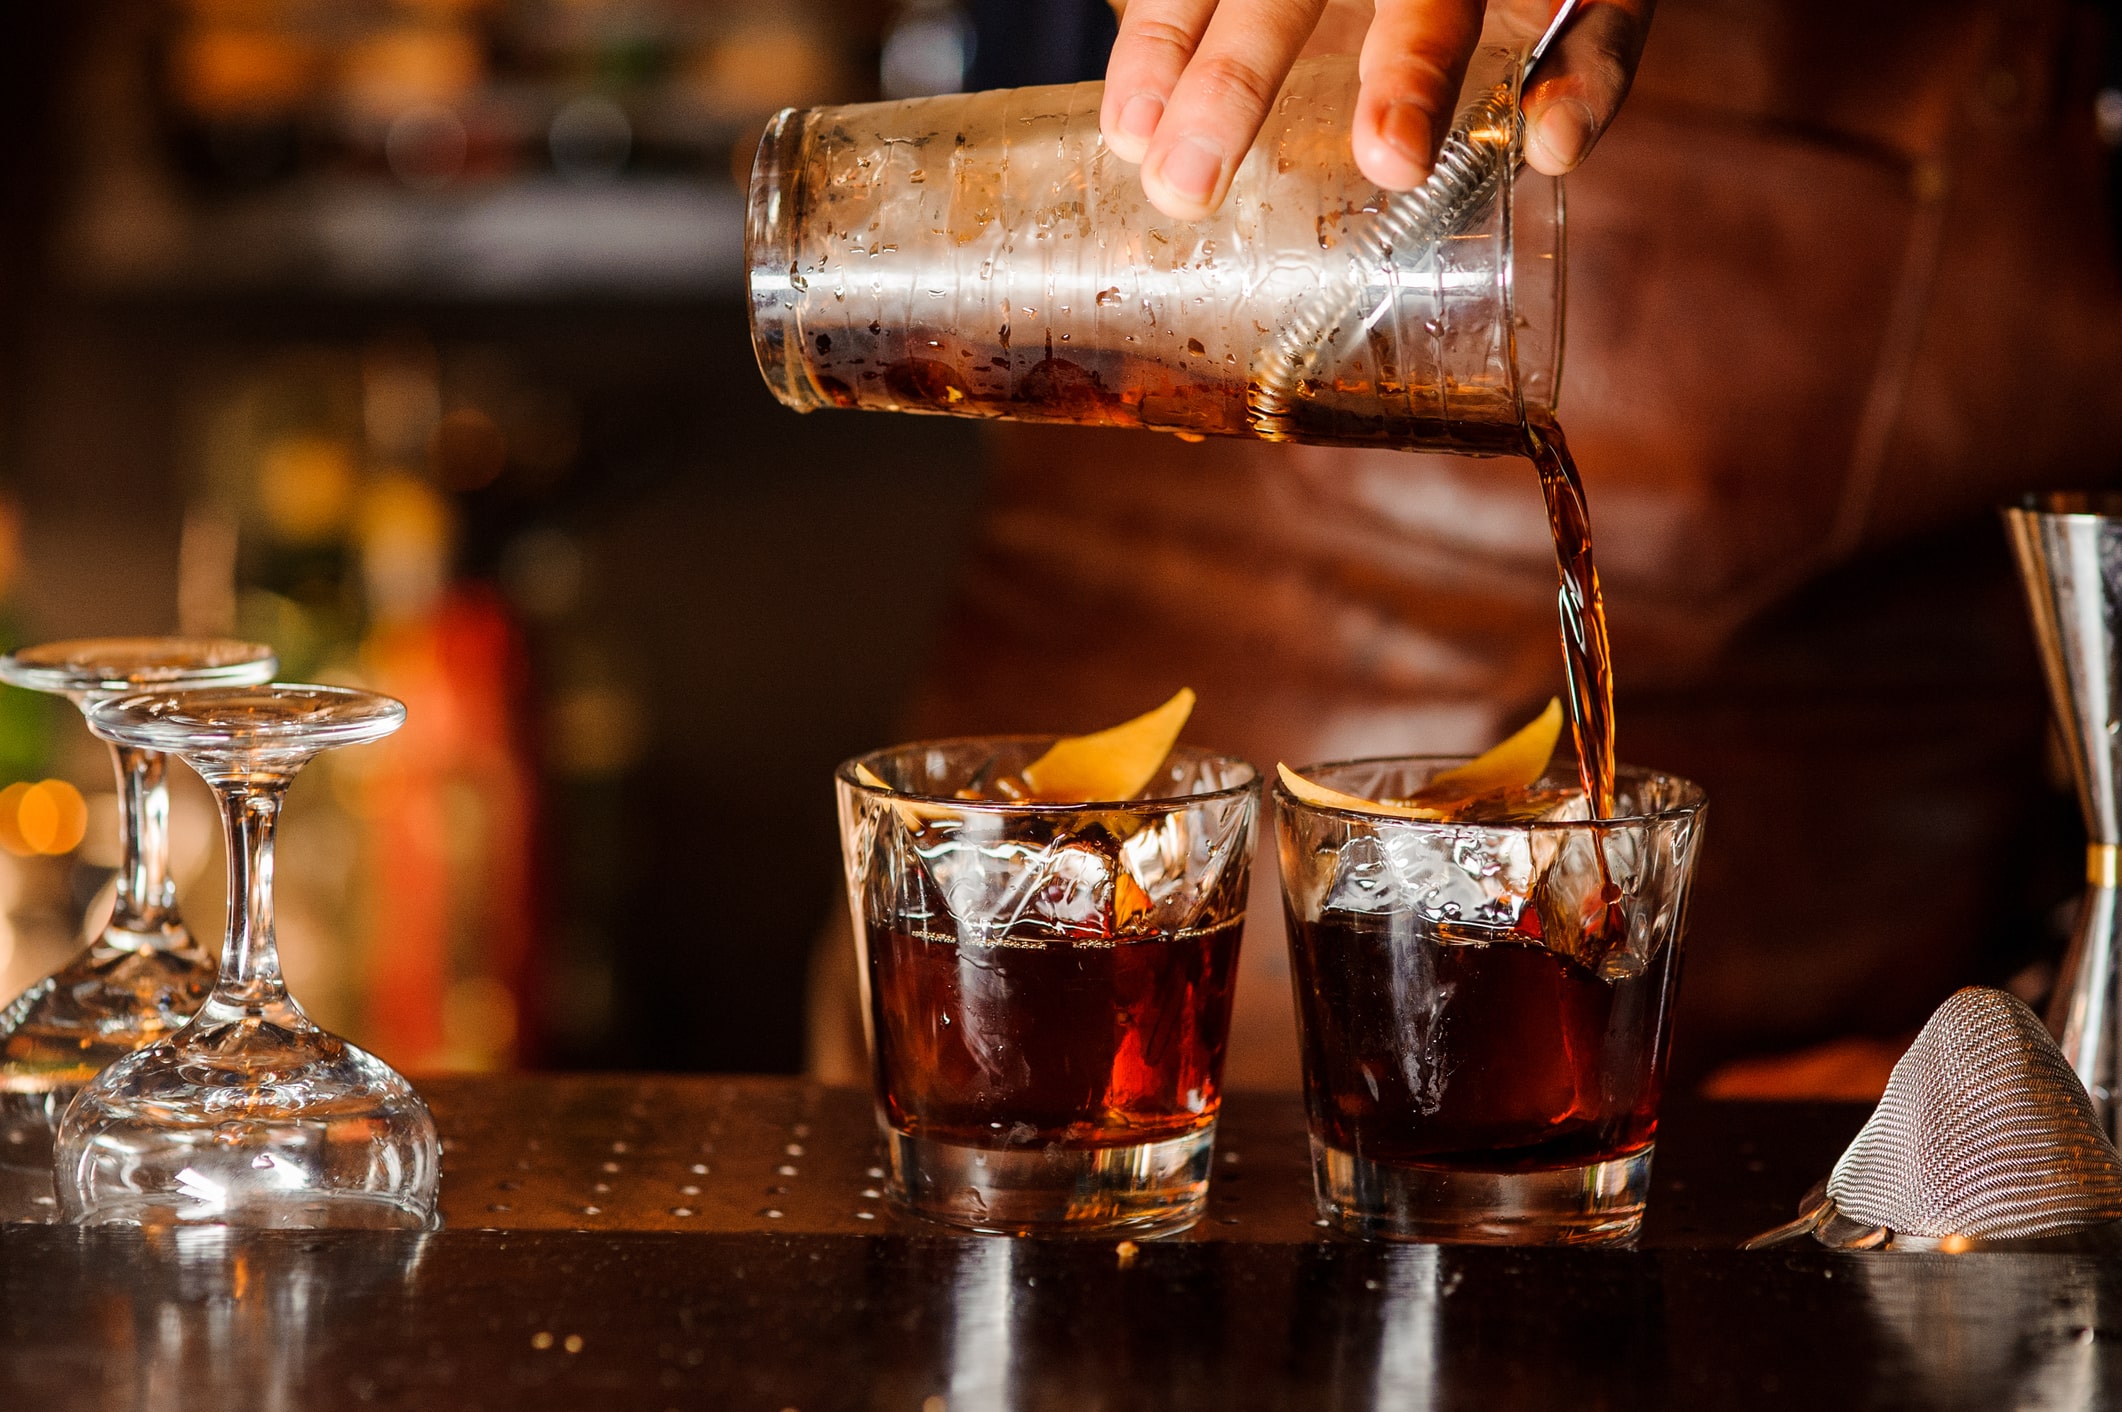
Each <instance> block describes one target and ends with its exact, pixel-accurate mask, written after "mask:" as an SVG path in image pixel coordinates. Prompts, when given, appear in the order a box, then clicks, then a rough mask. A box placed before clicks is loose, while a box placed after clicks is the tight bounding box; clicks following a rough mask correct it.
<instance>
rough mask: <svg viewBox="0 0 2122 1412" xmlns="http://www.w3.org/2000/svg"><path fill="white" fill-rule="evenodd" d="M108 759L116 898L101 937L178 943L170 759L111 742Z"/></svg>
mask: <svg viewBox="0 0 2122 1412" xmlns="http://www.w3.org/2000/svg"><path fill="white" fill-rule="evenodd" d="M111 757H112V759H113V761H114V763H115V764H116V765H117V769H118V849H119V859H118V896H117V900H116V903H115V905H114V906H113V907H112V909H111V922H110V926H109V928H108V929H106V931H105V937H106V939H108V940H114V941H116V942H117V943H118V944H121V945H125V946H128V947H130V948H134V949H137V948H140V947H146V946H173V945H182V944H183V942H184V941H185V940H186V937H185V934H184V929H183V927H184V924H183V922H182V921H181V920H180V919H179V918H178V916H177V883H176V880H175V879H174V878H172V877H171V876H170V873H169V784H168V780H167V778H166V775H165V770H166V767H167V766H168V763H169V757H168V756H166V755H164V754H162V753H161V752H160V751H158V750H141V749H139V748H137V747H135V746H130V745H113V746H112V747H111ZM112 933H117V934H118V935H117V936H116V937H112V935H111V934H112Z"/></svg>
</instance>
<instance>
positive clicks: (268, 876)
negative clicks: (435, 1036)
mask: <svg viewBox="0 0 2122 1412" xmlns="http://www.w3.org/2000/svg"><path fill="white" fill-rule="evenodd" d="M404 720H405V707H404V706H403V705H401V704H400V703H399V702H397V701H394V700H392V699H391V698H389V697H387V696H378V695H376V694H375V693H373V692H366V691H351V690H347V689H344V688H340V687H326V686H286V685H272V686H262V687H253V688H245V689H234V690H224V691H210V692H193V693H188V694H174V693H148V694H143V695H137V696H128V697H119V698H115V699H112V700H108V701H103V702H99V703H97V704H96V705H94V706H92V707H91V708H90V709H89V712H88V721H89V728H90V729H91V730H93V731H95V733H96V734H97V735H100V736H102V737H103V738H104V739H106V740H110V741H113V742H115V743H117V744H120V745H126V746H132V747H136V748H140V749H147V750H161V751H166V752H168V753H171V754H174V755H178V756H180V757H182V758H183V759H184V761H185V762H186V763H187V764H189V765H190V766H191V767H192V768H193V769H195V770H197V771H198V772H199V775H200V777H201V778H203V779H204V780H205V781H206V783H207V785H208V786H209V787H210V788H212V790H213V791H214V793H215V795H216V797H217V798H218V799H219V801H220V804H221V810H222V819H223V824H224V828H225V830H226V833H227V839H228V898H229V919H228V935H227V939H226V940H225V941H224V942H223V943H222V949H221V969H220V974H219V977H218V978H217V980H216V981H215V984H214V989H213V992H212V994H210V995H209V996H208V997H207V999H206V1003H205V1004H204V1005H202V1006H201V1007H200V1008H199V1012H198V1013H197V1014H196V1015H194V1016H193V1017H192V1019H191V1022H190V1023H189V1024H187V1025H186V1026H185V1027H184V1028H183V1029H181V1030H179V1031H178V1032H177V1033H176V1034H174V1035H171V1036H168V1037H166V1038H164V1039H160V1040H158V1041H156V1042H155V1043H153V1044H151V1045H148V1046H147V1047H146V1048H144V1049H141V1050H138V1051H136V1052H135V1053H133V1054H130V1055H128V1056H126V1057H125V1058H123V1059H120V1060H119V1061H117V1062H116V1063H114V1064H112V1065H111V1066H110V1067H109V1068H107V1069H105V1070H104V1071H103V1072H102V1073H101V1074H100V1075H98V1076H97V1078H96V1079H95V1081H94V1082H92V1083H90V1084H89V1085H88V1086H87V1087H86V1088H84V1089H82V1090H81V1093H80V1096H79V1097H77V1098H75V1100H74V1102H73V1105H72V1106H71V1107H69V1108H68V1109H67V1110H66V1116H65V1118H64V1119H63V1120H62V1121H61V1123H60V1126H59V1137H58V1142H57V1145H56V1156H55V1160H54V1181H55V1184H56V1186H57V1187H58V1193H59V1201H60V1204H61V1207H62V1209H63V1210H64V1212H65V1214H66V1216H67V1217H68V1219H70V1220H74V1221H78V1222H83V1223H90V1224H110V1223H118V1224H135V1225H146V1226H169V1225H233V1226H265V1227H300V1228H311V1227H365V1228H386V1229H423V1228H429V1227H432V1226H433V1225H434V1224H435V1222H436V1220H437V1217H436V1212H435V1194H436V1185H437V1182H438V1179H439V1173H440V1166H441V1146H440V1142H439V1141H438V1139H437V1136H436V1133H435V1123H434V1119H433V1118H432V1117H431V1116H430V1115H429V1113H428V1110H427V1105H426V1104H425V1103H424V1102H422V1101H421V1099H420V1095H419V1094H417V1093H415V1092H414V1091H413V1088H412V1085H410V1084H409V1083H407V1082H406V1081H405V1079H404V1078H402V1077H401V1076H399V1074H398V1073H397V1072H396V1071H395V1070H393V1069H392V1068H391V1067H390V1066H389V1065H387V1064H385V1063H384V1062H383V1061H382V1060H380V1059H378V1058H376V1057H375V1056H374V1055H372V1054H369V1053H367V1052H365V1051H363V1050H361V1049H358V1048H356V1047H355V1046H353V1045H351V1044H348V1043H347V1042H346V1041H345V1040H342V1039H340V1038H338V1037H337V1036H335V1035H331V1034H327V1033H325V1032H324V1031H323V1030H322V1029H319V1028H318V1027H317V1025H316V1024H315V1023H314V1022H313V1021H311V1020H310V1018H309V1017H308V1016H307V1015H305V1014H304V1013H303V1012H302V1008H301V1007H300V1006H299V1005H297V1004H296V1003H295V1000H294V998H293V997H292V996H291V995H289V994H288V991H287V986H286V983H285V982H284V981H283V980H282V979H281V975H280V955H279V948H278V944H277V942H276V941H275V938H274V932H273V840H274V836H275V834H276V832H277V829H278V822H279V815H280V809H281V804H282V802H283V800H284V799H285V796H286V793H287V787H288V785H289V784H290V783H291V782H292V781H293V779H294V777H295V774H296V772H297V771H298V770H300V769H301V767H302V766H303V765H304V764H305V763H307V762H308V761H309V759H310V758H311V757H312V756H314V755H316V754H317V753H318V752H319V751H321V750H325V749H328V748H331V747H333V746H340V745H359V744H363V743H365V742H368V741H373V740H377V739H380V738H382V737H383V736H386V735H388V734H390V733H391V732H392V731H394V730H396V729H397V728H398V727H399V726H400V725H401V724H403V723H404Z"/></svg>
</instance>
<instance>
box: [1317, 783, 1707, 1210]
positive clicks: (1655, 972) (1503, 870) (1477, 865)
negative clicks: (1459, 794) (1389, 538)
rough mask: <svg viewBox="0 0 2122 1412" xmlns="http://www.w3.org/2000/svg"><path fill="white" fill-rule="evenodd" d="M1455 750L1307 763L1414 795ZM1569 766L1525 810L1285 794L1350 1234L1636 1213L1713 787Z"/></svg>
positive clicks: (1322, 1092)
mask: <svg viewBox="0 0 2122 1412" xmlns="http://www.w3.org/2000/svg"><path fill="white" fill-rule="evenodd" d="M1459 763H1463V762H1461V761H1457V760H1445V759H1394V760H1361V761H1354V762H1350V763H1345V764H1333V765H1319V766H1310V767H1306V768H1305V769H1303V770H1301V771H1299V773H1301V774H1303V775H1305V776H1306V777H1307V778H1309V779H1312V780H1314V781H1316V782H1317V783H1319V784H1322V785H1325V786H1327V787H1328V788H1330V789H1335V790H1339V791H1341V792H1343V793H1347V794H1353V795H1356V796H1358V797H1361V798H1365V799H1394V798H1406V797H1408V796H1410V795H1412V794H1414V793H1415V791H1416V790H1417V789H1419V788H1420V787H1421V786H1422V785H1423V784H1424V783H1425V782H1426V781H1427V780H1428V779H1429V778H1430V777H1431V776H1432V775H1434V774H1436V773H1438V772H1439V771H1441V770H1443V769H1445V768H1448V767H1450V766H1451V765H1454V764H1459ZM1575 783H1576V781H1575V777H1574V774H1573V773H1567V772H1557V773H1556V774H1554V775H1552V776H1550V777H1549V778H1548V779H1547V780H1544V781H1542V782H1541V788H1542V789H1543V790H1552V791H1553V792H1554V797H1555V798H1558V799H1561V800H1563V801H1565V802H1563V803H1561V804H1559V805H1557V806H1555V807H1554V808H1553V809H1552V810H1551V812H1550V813H1549V814H1548V815H1547V816H1546V817H1543V818H1540V819H1538V820H1535V821H1531V822H1526V821H1514V822H1483V821H1479V820H1467V821H1426V820H1413V819H1402V818H1392V817H1387V816H1384V815H1379V814H1372V813H1361V812H1355V811H1352V810H1345V809H1333V808H1322V807H1320V806H1317V805H1313V804H1307V803H1305V802H1304V801H1302V800H1300V799H1297V798H1296V797H1295V796H1294V795H1292V794H1290V793H1289V791H1288V790H1287V789H1286V788H1282V787H1280V786H1278V787H1277V789H1276V791H1275V805H1276V812H1277V833H1278V836H1279V841H1280V845H1281V853H1282V882H1283V898H1284V902H1285V905H1286V908H1287V914H1288V922H1289V943H1290V954H1291V960H1292V963H1293V970H1294V980H1295V984H1296V994H1297V1018H1298V1029H1299V1034H1300V1039H1301V1042H1302V1049H1303V1063H1304V1095H1305V1105H1306V1110H1307V1117H1308V1120H1309V1124H1310V1129H1311V1147H1312V1176H1313V1183H1314V1187H1315V1190H1316V1194H1317V1197H1318V1201H1319V1207H1320V1214H1321V1215H1322V1216H1324V1217H1325V1218H1326V1219H1327V1220H1328V1221H1330V1222H1332V1223H1333V1224H1334V1225H1336V1226H1338V1227H1339V1228H1340V1229H1342V1230H1344V1231H1347V1232H1349V1233H1350V1234H1353V1235H1358V1236H1366V1237H1376V1238H1383V1239H1392V1240H1430V1241H1464V1242H1474V1243H1486V1244H1575V1243H1600V1242H1611V1241H1622V1240H1627V1239H1629V1238H1630V1237H1632V1236H1633V1235H1634V1234H1635V1233H1636V1231H1637V1229H1638V1227H1640V1225H1641V1224H1642V1220H1643V1210H1644V1200H1645V1194H1646V1192H1647V1190H1648V1186H1649V1180H1650V1163H1651V1156H1652V1152H1653V1148H1654V1139H1655V1137H1656V1133H1657V1121H1658V1097H1659V1090H1660V1088H1661V1086H1662V1084H1663V1082H1664V1078H1665V1064H1666V1057H1667V1042H1668V1038H1669V1036H1670V1033H1671V1027H1672V1004H1673V997H1674V992H1675V988H1676V986H1677V985H1678V982H1679V975H1680V964H1679V963H1680V949H1681V936H1682V931H1683V928H1684V923H1685V918H1686V909H1687V894H1688V887H1689V883H1690V881H1691V879H1692V877H1693V873H1694V863H1695V853H1696V849H1697V847H1698V845H1699V843H1700V840H1701V833H1702V810H1703V798H1702V791H1701V790H1700V789H1698V788H1696V787H1695V786H1694V785H1692V784H1690V783H1688V782H1687V781H1685V780H1682V779H1678V778H1675V777H1673V776H1671V775H1662V774H1657V773H1653V772H1650V771H1645V770H1637V769H1629V768H1623V769H1622V770H1621V771H1620V772H1619V775H1618V778H1617V781H1616V783H1617V790H1616V794H1617V802H1618V806H1619V808H1618V816H1617V817H1614V818H1609V819H1592V818H1590V817H1589V816H1588V814H1589V811H1588V810H1587V809H1586V808H1585V806H1584V797H1583V795H1582V793H1581V792H1578V791H1577V790H1576V789H1575Z"/></svg>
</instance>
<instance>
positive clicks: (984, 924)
mask: <svg viewBox="0 0 2122 1412" xmlns="http://www.w3.org/2000/svg"><path fill="white" fill-rule="evenodd" d="M1051 743H1052V742H1051V740H1050V739H1041V738H1034V737H987V738H978V739H964V740H946V741H935V742H929V743H925V744H917V745H906V746H900V747H897V748H895V749H891V750H883V751H878V752H876V753H875V754H871V755H866V756H863V757H861V758H860V759H858V760H851V761H849V762H847V763H846V764H844V765H842V766H841V767H840V770H839V772H838V776H837V784H838V788H839V799H840V839H841V846H842V849H843V852H844V856H845V860H846V864H847V884H848V900H849V905H850V907H851V909H852V912H853V917H854V930H855V940H856V945H857V947H858V948H859V953H860V955H859V960H860V963H861V971H862V979H863V987H864V1014H865V1018H866V1020H867V1026H868V1030H869V1040H870V1052H871V1058H872V1064H873V1071H874V1075H875V1080H876V1094H877V1108H878V1121H879V1123H880V1125H881V1126H882V1128H883V1131H884V1136H885V1140H886V1144H887V1146H888V1147H889V1149H890V1154H891V1187H892V1194H893V1195H894V1197H895V1198H896V1199H897V1200H898V1201H899V1202H900V1203H901V1204H902V1205H904V1206H905V1207H907V1208H909V1209H911V1210H913V1211H914V1212H916V1213H918V1214H920V1215H923V1216H927V1217H931V1218H933V1219H935V1220H938V1221H943V1222H946V1223H948V1224H951V1225H955V1226H961V1227H964V1228H967V1229H970V1230H976V1231H986V1232H995V1233H1016V1234H1022V1233H1039V1234H1075V1233H1087V1232H1096V1231H1125V1232H1132V1233H1136V1234H1156V1233H1160V1232H1165V1231H1172V1230H1178V1229H1182V1228H1184V1227H1185V1226H1188V1225H1191V1224H1192V1223H1193V1222H1194V1221H1195V1220H1196V1219H1198V1218H1199V1216H1200V1214H1201V1209H1202V1205H1203V1202H1204V1201H1205V1200H1206V1196H1207V1188H1208V1175H1209V1158H1210V1155H1211V1150H1212V1148H1213V1145H1214V1142H1215V1127H1216V1112H1217V1108H1218V1106H1219V1103H1220V1101H1221V1097H1222V1078H1223V1052H1224V1045H1225V1042H1226V1041H1227V1039H1228V1038H1229V1032H1230V1010H1231V995H1232V986H1233V983H1234V982H1235V980H1236V976H1237V959H1238V938H1239V932H1240V930H1241V929H1242V927H1243V925H1244V919H1245V899H1246V886H1247V881H1248V879H1249V876H1250V873H1251V861H1252V842H1253V822H1254V817H1255V814H1256V811H1257V807H1258V785H1257V782H1256V777H1255V775H1254V772H1253V769H1252V767H1251V766H1250V765H1247V764H1245V763H1244V762H1243V761H1240V760H1234V759H1231V758H1229V757H1227V756H1221V755H1213V754H1210V753H1208V752H1206V751H1201V750H1196V749H1191V748H1188V747H1185V746H1181V747H1179V748H1177V749H1175V750H1174V751H1173V752H1172V753H1171V755H1170V756H1169V758H1168V759H1167V760H1166V762H1165V764H1164V766H1163V768H1162V770H1161V771H1160V772H1159V773H1158V775H1157V776H1156V778H1155V779H1154V780H1153V781H1152V782H1151V784H1150V785H1149V787H1148V789H1147V790H1145V791H1143V793H1142V795H1141V796H1140V797H1137V798H1135V799H1131V800H1128V801H1125V802H1118V803H1093V804H1050V803H1019V802H1009V801H1006V800H1001V799H981V798H961V797H957V796H958V794H959V792H960V791H961V790H966V788H967V786H968V785H972V786H977V785H978V783H979V782H980V781H981V780H988V779H995V778H998V777H1004V776H1010V775H1014V774H1016V773H1018V772H1019V771H1021V770H1022V769H1023V767H1024V766H1025V765H1026V764H1027V763H1028V762H1030V761H1033V760H1035V759H1036V758H1037V757H1038V756H1039V755H1040V754H1041V752H1042V751H1043V750H1044V749H1045V748H1046V747H1047V746H1048V745H1050V744H1051ZM865 775H866V776H867V778H868V779H870V780H873V781H881V782H882V787H880V786H879V785H878V784H876V783H865V782H864V779H865ZM967 792H968V793H969V792H970V791H969V790H968V791H967Z"/></svg>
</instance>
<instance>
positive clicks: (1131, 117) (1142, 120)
mask: <svg viewBox="0 0 2122 1412" xmlns="http://www.w3.org/2000/svg"><path fill="white" fill-rule="evenodd" d="M1163 116H1164V100H1163V99H1161V98H1158V97H1156V96H1155V95H1153V94H1148V93H1137V94H1136V95H1135V96H1134V97H1132V98H1130V99H1128V100H1127V106H1126V107H1124V108H1122V109H1121V110H1120V122H1119V128H1118V131H1119V134H1120V136H1122V137H1126V138H1132V139H1133V140H1135V141H1136V142H1148V141H1149V140H1150V138H1152V137H1154V136H1155V135H1156V132H1157V119H1159V118H1161V117H1163Z"/></svg>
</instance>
